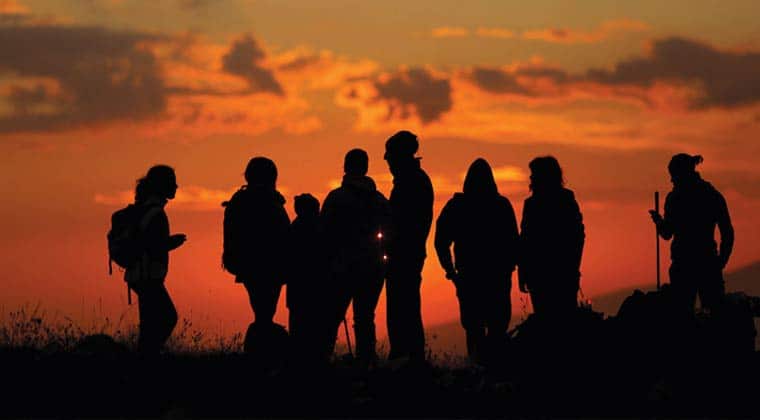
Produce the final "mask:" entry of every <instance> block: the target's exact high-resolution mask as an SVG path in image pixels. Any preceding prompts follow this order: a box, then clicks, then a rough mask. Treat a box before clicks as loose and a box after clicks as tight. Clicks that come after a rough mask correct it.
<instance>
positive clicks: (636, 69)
mask: <svg viewBox="0 0 760 420" xmlns="http://www.w3.org/2000/svg"><path fill="white" fill-rule="evenodd" d="M586 79H587V80H590V81H594V82H598V83H603V84H611V85H637V86H651V85H652V84H653V83H654V82H656V81H668V82H683V83H695V82H696V83H697V84H698V85H699V87H700V95H699V96H698V97H697V98H696V99H694V101H693V102H692V104H691V105H692V106H693V107H695V108H702V107H713V106H721V107H733V106H739V105H744V104H748V103H752V102H757V101H758V100H760V53H757V52H745V53H741V52H732V51H721V50H718V49H716V48H714V47H712V46H710V45H707V44H703V43H700V42H697V41H692V40H688V39H683V38H666V39H662V40H658V41H655V42H654V44H653V46H652V53H651V55H650V56H649V57H644V58H635V59H632V60H627V61H622V62H620V63H618V64H617V65H616V66H615V68H614V70H612V71H607V70H591V71H589V72H588V74H587V75H586Z"/></svg>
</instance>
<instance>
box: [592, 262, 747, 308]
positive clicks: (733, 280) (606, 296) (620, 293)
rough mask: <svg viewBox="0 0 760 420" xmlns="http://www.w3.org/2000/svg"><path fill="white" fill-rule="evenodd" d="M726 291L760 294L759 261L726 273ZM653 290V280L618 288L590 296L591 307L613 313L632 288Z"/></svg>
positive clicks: (631, 291)
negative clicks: (648, 282)
mask: <svg viewBox="0 0 760 420" xmlns="http://www.w3.org/2000/svg"><path fill="white" fill-rule="evenodd" d="M724 278H725V280H726V291H727V292H744V293H746V294H748V295H751V296H760V261H755V262H752V263H750V264H748V265H745V266H744V267H740V268H738V269H736V270H734V271H731V272H729V273H726V274H725V276H724ZM636 289H641V290H643V291H647V290H653V289H654V282H652V283H651V284H642V285H638V286H630V287H625V288H622V289H618V290H615V291H612V292H608V293H603V294H600V295H595V296H592V297H591V301H592V304H593V308H594V310H596V311H600V312H604V313H605V314H606V315H608V316H609V315H615V314H616V313H617V310H618V308H620V304H621V303H623V300H625V298H627V297H628V296H630V295H631V293H633V291H634V290H636Z"/></svg>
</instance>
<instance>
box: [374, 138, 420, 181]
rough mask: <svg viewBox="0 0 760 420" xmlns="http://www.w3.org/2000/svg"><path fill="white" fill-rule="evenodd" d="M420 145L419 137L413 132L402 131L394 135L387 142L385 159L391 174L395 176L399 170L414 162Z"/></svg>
mask: <svg viewBox="0 0 760 420" xmlns="http://www.w3.org/2000/svg"><path fill="white" fill-rule="evenodd" d="M419 147H420V143H419V142H418V141H417V135H415V134H414V133H412V132H411V131H406V130H402V131H399V132H398V133H396V134H394V135H392V136H391V137H389V138H388V140H387V141H386V142H385V155H384V156H383V158H384V159H385V160H386V161H387V162H388V167H389V168H390V170H391V173H393V174H395V173H397V172H398V169H399V168H401V167H403V166H404V165H406V164H409V163H411V162H414V161H415V160H416V158H415V157H414V154H415V153H417V149H419Z"/></svg>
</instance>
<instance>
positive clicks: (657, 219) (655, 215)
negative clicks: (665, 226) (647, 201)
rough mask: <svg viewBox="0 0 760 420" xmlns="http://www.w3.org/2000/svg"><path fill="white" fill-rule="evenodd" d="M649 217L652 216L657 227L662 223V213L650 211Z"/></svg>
mask: <svg viewBox="0 0 760 420" xmlns="http://www.w3.org/2000/svg"><path fill="white" fill-rule="evenodd" d="M649 215H650V216H652V221H653V222H654V224H655V225H658V226H659V224H660V223H662V216H660V213H658V212H657V210H649Z"/></svg>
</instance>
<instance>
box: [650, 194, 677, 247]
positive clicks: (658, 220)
mask: <svg viewBox="0 0 760 420" xmlns="http://www.w3.org/2000/svg"><path fill="white" fill-rule="evenodd" d="M671 197H672V196H671V194H670V193H669V194H668V196H667V197H666V198H665V217H663V216H660V213H657V211H656V210H649V214H650V215H651V216H652V221H653V222H654V224H655V226H656V227H657V233H658V234H659V235H660V236H661V237H662V239H665V240H666V241H668V240H670V238H672V237H673V223H672V214H673V211H672V206H673V201H672V198H671Z"/></svg>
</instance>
